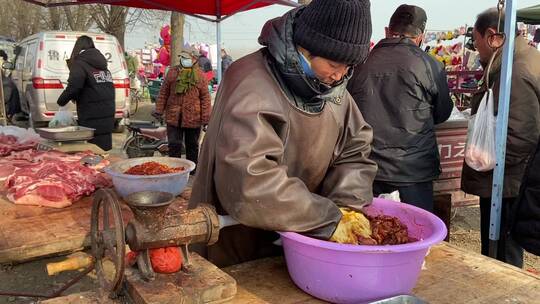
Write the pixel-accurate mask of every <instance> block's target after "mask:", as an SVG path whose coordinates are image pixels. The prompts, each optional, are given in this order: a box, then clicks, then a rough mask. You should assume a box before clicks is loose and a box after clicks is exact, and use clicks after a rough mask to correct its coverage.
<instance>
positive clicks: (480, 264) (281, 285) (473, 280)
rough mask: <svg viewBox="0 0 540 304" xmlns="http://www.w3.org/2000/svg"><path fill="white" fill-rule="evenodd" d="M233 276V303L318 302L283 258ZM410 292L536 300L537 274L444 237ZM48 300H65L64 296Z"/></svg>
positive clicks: (465, 299)
mask: <svg viewBox="0 0 540 304" xmlns="http://www.w3.org/2000/svg"><path fill="white" fill-rule="evenodd" d="M224 271H225V272H227V273H228V274H230V275H231V277H233V278H234V279H236V281H237V289H238V291H237V294H236V296H235V297H234V298H233V299H232V300H231V301H229V302H228V303H234V304H275V303H277V304H293V303H294V304H297V303H303V304H319V303H325V302H322V301H320V300H317V299H315V298H313V297H311V296H310V295H308V294H306V293H304V292H303V291H302V290H300V289H298V288H297V287H296V286H295V285H294V283H293V282H292V281H291V279H290V277H289V275H288V273H287V268H286V265H285V261H284V260H283V258H270V259H262V260H257V261H253V262H249V263H244V264H240V265H236V266H232V267H228V268H225V269H224ZM413 293H414V295H416V296H417V297H419V298H422V299H423V300H426V301H428V302H429V303H437V304H439V303H440V304H446V303H448V304H450V303H452V304H455V303H486V304H488V303H489V304H491V303H516V304H517V303H524V304H525V303H539V300H538V299H540V277H539V276H536V275H533V274H531V273H528V272H525V271H523V270H521V269H518V268H516V267H513V266H510V265H507V264H503V263H501V262H499V261H496V260H493V259H490V258H487V257H485V256H482V255H480V254H476V253H474V252H470V251H466V250H463V249H460V248H457V247H455V246H453V245H450V244H448V243H443V244H441V245H438V246H435V247H433V248H432V249H431V252H430V254H429V256H428V257H427V259H426V264H425V269H424V270H422V272H421V274H420V278H419V280H418V283H417V285H416V287H415V288H414V290H413ZM46 303H47V304H60V303H62V304H63V303H69V302H65V301H63V298H57V299H54V300H49V301H48V302H46Z"/></svg>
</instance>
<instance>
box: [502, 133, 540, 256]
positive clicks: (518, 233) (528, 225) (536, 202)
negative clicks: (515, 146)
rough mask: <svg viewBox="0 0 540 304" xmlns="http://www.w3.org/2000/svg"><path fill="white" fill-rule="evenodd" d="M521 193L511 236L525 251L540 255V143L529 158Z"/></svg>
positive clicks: (539, 142) (515, 205)
mask: <svg viewBox="0 0 540 304" xmlns="http://www.w3.org/2000/svg"><path fill="white" fill-rule="evenodd" d="M519 192H520V193H519V197H518V198H517V200H516V201H515V202H514V206H513V207H512V213H513V216H511V218H512V224H511V226H512V228H511V230H510V231H511V235H512V237H513V239H514V240H515V241H516V242H517V243H518V244H519V245H520V246H521V247H523V249H525V250H527V251H528V252H530V253H532V254H535V255H540V141H538V144H537V146H536V150H535V152H534V153H532V154H531V157H530V158H529V161H528V165H527V169H526V171H525V175H524V176H523V180H522V182H521V188H520V191H519ZM501 233H505V231H501ZM501 239H503V238H501ZM504 239H506V238H504ZM499 242H500V240H499Z"/></svg>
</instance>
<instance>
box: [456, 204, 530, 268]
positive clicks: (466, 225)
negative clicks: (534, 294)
mask: <svg viewBox="0 0 540 304" xmlns="http://www.w3.org/2000/svg"><path fill="white" fill-rule="evenodd" d="M450 243H452V244H455V245H457V246H459V247H461V248H465V249H467V250H471V251H474V252H480V208H479V207H478V206H471V207H461V208H456V209H455V213H454V215H453V218H452V223H451V224H450ZM523 268H524V269H525V270H527V271H530V272H533V273H536V274H539V273H540V257H538V256H536V255H533V254H530V253H527V252H526V253H525V263H524V266H523Z"/></svg>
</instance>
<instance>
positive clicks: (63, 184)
mask: <svg viewBox="0 0 540 304" xmlns="http://www.w3.org/2000/svg"><path fill="white" fill-rule="evenodd" d="M89 155H93V153H92V152H80V153H76V154H67V153H64V152H59V151H47V152H44V151H36V150H24V151H20V152H12V153H11V154H10V155H9V156H6V157H3V158H1V159H0V178H3V179H4V187H5V188H6V189H7V197H8V199H9V200H10V201H11V202H13V203H15V204H22V205H36V206H46V207H53V208H64V207H67V206H70V205H71V204H72V203H73V202H75V201H77V200H78V199H80V198H81V197H83V196H86V195H90V194H91V193H93V192H94V191H95V190H96V189H97V188H100V187H110V186H111V181H110V179H109V177H108V176H107V175H106V174H105V173H102V172H101V171H100V170H101V169H102V168H103V167H105V166H106V165H108V161H107V160H103V161H102V162H100V163H99V164H97V165H95V166H87V165H84V164H82V163H81V159H82V158H83V157H85V156H89Z"/></svg>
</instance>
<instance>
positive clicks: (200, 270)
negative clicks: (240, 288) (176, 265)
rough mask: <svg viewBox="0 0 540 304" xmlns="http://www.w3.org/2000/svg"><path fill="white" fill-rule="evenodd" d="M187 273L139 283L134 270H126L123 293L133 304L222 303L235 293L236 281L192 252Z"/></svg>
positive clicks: (139, 279)
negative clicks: (125, 288) (125, 290)
mask: <svg viewBox="0 0 540 304" xmlns="http://www.w3.org/2000/svg"><path fill="white" fill-rule="evenodd" d="M190 259H191V263H192V265H191V266H190V267H189V272H186V271H180V272H177V273H175V274H158V275H157V276H156V278H155V279H154V280H153V281H151V282H146V281H143V280H142V279H141V277H140V275H139V271H138V270H136V269H128V270H126V286H127V293H128V296H129V298H130V299H132V300H133V304H151V303H160V304H175V303H222V302H224V301H227V300H231V299H232V298H233V297H234V295H235V294H236V281H235V280H234V279H233V278H232V277H231V276H229V275H228V274H226V273H225V272H223V271H222V270H221V269H219V268H217V267H216V266H214V264H212V263H210V262H208V261H207V260H205V259H203V258H202V257H200V256H199V255H198V254H196V253H191V255H190Z"/></svg>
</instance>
